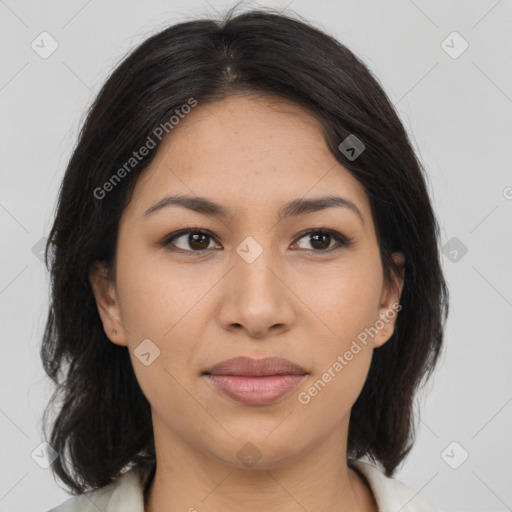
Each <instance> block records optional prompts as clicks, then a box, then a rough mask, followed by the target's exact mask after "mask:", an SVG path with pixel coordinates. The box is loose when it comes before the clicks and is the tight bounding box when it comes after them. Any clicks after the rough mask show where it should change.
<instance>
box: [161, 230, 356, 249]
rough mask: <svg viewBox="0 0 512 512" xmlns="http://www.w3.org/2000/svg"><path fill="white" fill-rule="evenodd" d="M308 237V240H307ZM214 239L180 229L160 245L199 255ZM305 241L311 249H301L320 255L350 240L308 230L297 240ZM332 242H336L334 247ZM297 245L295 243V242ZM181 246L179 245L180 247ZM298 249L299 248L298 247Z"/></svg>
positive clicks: (203, 233) (343, 245)
mask: <svg viewBox="0 0 512 512" xmlns="http://www.w3.org/2000/svg"><path fill="white" fill-rule="evenodd" d="M308 236H309V238H307V237H308ZM214 239H215V238H214V237H213V235H212V234H211V233H209V232H208V231H206V230H203V229H200V228H189V229H182V230H180V231H177V232H175V233H173V234H172V235H170V236H168V237H166V238H165V239H164V240H163V241H162V242H161V245H162V246H163V247H166V248H167V249H168V250H170V251H173V252H181V253H185V254H186V253H189V254H190V255H191V254H192V253H196V254H201V253H204V252H206V251H207V250H208V249H210V242H211V241H212V240H214ZM302 239H306V243H308V244H311V246H312V247H313V249H311V248H309V247H302V248H301V249H304V250H307V251H311V252H316V253H321V252H324V253H325V252H331V251H334V250H336V249H340V248H342V247H350V246H351V245H352V243H353V242H352V238H348V237H346V236H344V235H342V234H341V233H339V232H337V231H333V230H331V229H310V230H308V231H306V232H304V233H302V235H301V236H300V237H299V238H298V240H299V241H300V240H302ZM332 242H336V243H337V246H336V243H335V244H334V246H332V245H331V243H332ZM295 243H297V242H295ZM180 244H181V245H180ZM299 248H300V247H299Z"/></svg>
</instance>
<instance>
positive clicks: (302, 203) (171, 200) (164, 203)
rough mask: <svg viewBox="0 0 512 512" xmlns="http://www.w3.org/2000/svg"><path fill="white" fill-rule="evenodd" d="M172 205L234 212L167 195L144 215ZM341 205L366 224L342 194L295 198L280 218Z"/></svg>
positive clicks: (215, 213)
mask: <svg viewBox="0 0 512 512" xmlns="http://www.w3.org/2000/svg"><path fill="white" fill-rule="evenodd" d="M170 206H181V207H183V208H187V209H189V210H192V211H195V212H197V213H200V214H203V215H207V216H209V217H219V218H232V217H233V216H234V213H233V212H231V211H230V210H228V209H227V208H226V207H225V206H222V205H221V204H218V203H215V202H214V201H212V200H210V199H208V198H206V197H200V196H186V195H172V196H166V197H164V198H163V199H161V200H160V201H158V202H157V203H155V204H154V205H153V206H151V207H150V208H148V209H147V210H146V211H145V212H144V215H143V217H148V216H150V215H152V214H154V213H155V212H157V211H160V210H162V209H164V208H167V207H170ZM333 207H341V208H347V209H349V210H351V211H353V212H354V213H355V214H357V216H358V217H359V218H360V220H361V222H362V224H363V226H364V218H363V215H362V214H361V211H360V210H359V208H358V207H357V206H356V205H355V204H354V203H353V202H352V201H350V200H349V199H346V198H345V197H341V196H325V197H317V198H314V199H294V200H293V201H290V202H288V203H286V204H285V205H283V206H282V207H281V209H280V210H279V213H278V220H279V221H281V220H282V219H285V218H289V217H297V216H299V215H304V214H306V213H312V212H318V211H321V210H325V209H327V208H333Z"/></svg>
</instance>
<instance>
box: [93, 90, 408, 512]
mask: <svg viewBox="0 0 512 512" xmlns="http://www.w3.org/2000/svg"><path fill="white" fill-rule="evenodd" d="M178 193H179V194H187V195H193V196H205V197H207V198H209V199H212V200H213V201H215V202H218V203H221V204H222V205H223V206H225V207H227V208H229V209H230V210H231V211H232V212H233V213H234V215H233V216H232V217H229V218H225V219H219V218H214V217H208V216H205V215H203V214H200V213H197V212H193V211H190V210H188V209H185V208H182V207H180V206H172V207H169V208H165V209H162V210H160V211H158V212H155V213H154V214H152V215H149V216H147V217H146V218H144V216H143V214H144V212H145V210H147V209H148V208H149V207H151V206H152V205H154V204H155V203H157V202H158V201H159V200H160V199H162V198H163V197H164V196H166V195H168V194H178ZM325 195H340V196H343V197H345V198H348V199H350V200H351V201H352V202H353V203H355V204H356V206H357V207H358V209H359V210H360V212H361V214H362V218H363V220H364V224H363V222H362V221H361V219H360V218H359V217H358V215H357V214H355V213H354V212H353V211H351V210H350V209H347V208H340V207H333V208H328V209H325V210H322V211H318V212H313V213H307V214H303V215H300V216H297V217H291V218H288V219H283V220H281V221H279V222H278V218H277V212H278V210H279V208H280V207H281V206H282V205H283V204H284V203H286V202H288V201H291V200H293V199H300V198H306V199H312V198H316V197H320V196H325ZM104 200H105V201H106V200H108V197H107V198H105V199H104ZM188 227H194V228H201V229H203V230H208V231H210V232H211V234H212V237H211V238H206V239H202V240H200V243H199V244H196V245H194V244H193V243H192V245H190V244H189V241H190V240H189V237H188V235H187V234H185V236H182V237H181V238H179V239H178V240H176V239H175V240H174V244H175V245H176V246H177V249H180V248H181V250H182V251H188V254H191V255H190V256H187V253H179V252H174V253H173V252H171V250H170V249H171V247H172V246H168V247H167V248H166V247H162V246H161V245H159V242H161V241H163V240H164V238H165V237H166V236H168V235H170V234H172V233H174V232H176V231H178V230H181V229H187V228H188ZM314 228H316V229H318V228H328V229H331V230H334V231H338V232H339V233H341V234H343V235H345V236H346V237H351V238H353V245H352V246H350V247H340V248H339V249H337V250H332V251H330V252H329V250H330V249H331V248H334V247H338V243H337V242H336V240H335V239H333V238H331V241H329V238H327V241H326V242H325V245H323V246H322V242H323V240H322V238H320V243H317V244H314V243H313V244H312V243H311V241H310V238H309V234H306V235H304V234H302V232H303V231H306V230H309V229H314ZM248 236H251V237H253V238H254V239H255V240H256V241H257V243H258V244H259V245H260V246H261V248H262V250H263V252H262V254H261V255H260V256H259V257H258V258H256V259H255V260H254V261H253V262H252V263H247V262H246V261H245V260H244V259H243V258H242V257H240V255H239V254H238V253H237V252H236V249H237V247H238V246H239V245H240V244H241V243H242V242H243V241H244V239H245V238H246V237H248ZM198 247H199V248H203V247H204V248H206V250H203V252H202V253H200V254H198V253H197V251H198ZM319 247H320V248H319ZM323 247H327V248H323ZM194 250H195V251H196V252H194ZM322 251H323V252H322ZM192 253H193V254H192ZM393 256H394V258H395V259H396V261H397V262H400V263H402V264H403V256H402V255H401V254H400V253H395V254H394V255H393ZM90 280H91V284H92V286H93V289H94V293H95V297H96V302H97V304H98V311H99V313H100V316H101V319H102V322H103V326H104V329H105V332H106V334H107V336H108V337H109V339H110V340H111V341H112V343H115V344H118V345H122V346H127V347H128V349H129V352H130V357H131V360H132V364H133V366H134V370H135V373H136V376H137V379H138V382H139V384H140V386H141V389H142V391H143V392H144V394H145V395H146V397H147V398H148V400H149V402H150V404H151V407H152V417H153V428H154V434H155V446H156V454H157V470H156V475H155V478H154V480H153V482H152V484H151V486H150V488H149V492H148V493H147V495H146V510H147V511H149V512H163V511H166V512H169V511H171V512H172V511H178V510H184V511H185V510H189V509H191V507H195V509H197V510H199V511H201V512H208V511H212V512H213V511H219V510H226V511H235V510H240V504H241V503H243V509H244V510H245V511H246V512H252V511H258V512H260V511H261V510H276V511H278V510H279V511H281V512H295V511H297V512H298V511H301V512H303V510H304V509H306V510H308V511H309V512H320V511H322V512H325V511H352V512H353V511H365V512H368V511H376V510H377V507H376V503H375V500H374V497H373V495H372V493H371V491H370V489H369V487H368V485H367V483H366V481H365V480H364V478H363V477H362V476H360V475H359V474H358V473H357V472H355V471H354V470H353V469H352V468H350V467H348V466H347V462H346V455H347V437H348V424H349V418H350V411H351V407H352V405H353V404H354V402H355V401H356V399H357V397H358V395H359V393H360V391H361V389H362V387H363V384H364V382H365V379H366V376H367V373H368V370H369V366H370V362H371V358H372V353H373V349H376V348H378V347H380V346H381V345H383V344H384V343H385V342H386V341H387V340H388V339H389V337H390V336H391V335H392V332H393V328H394V320H395V318H396V315H395V317H393V318H392V319H390V320H388V321H387V323H386V324H385V328H384V329H381V330H380V332H379V333H378V334H377V335H375V336H374V337H373V338H372V337H370V338H369V339H368V343H367V345H366V346H365V345H363V344H360V345H361V347H362V349H361V350H360V351H359V352H358V353H357V355H354V357H353V359H352V360H351V361H350V362H349V363H348V364H347V365H346V366H345V367H344V368H343V370H342V371H341V372H340V373H339V374H337V375H336V377H335V378H332V380H331V381H330V382H329V383H328V384H327V385H326V386H325V387H324V388H323V389H322V390H321V392H319V393H318V394H317V395H316V396H315V397H314V398H312V399H311V401H310V402H309V403H308V404H306V405H304V404H301V403H300V402H299V401H298V398H297V396H298V394H299V393H300V392H301V391H305V390H306V391H307V390H308V388H310V387H311V385H312V384H313V383H314V382H315V381H317V380H318V379H319V378H321V377H322V374H324V373H325V372H326V371H327V369H328V368H329V367H332V365H333V363H334V362H335V361H336V360H337V357H338V356H339V355H343V354H344V353H345V352H346V351H347V350H349V348H350V346H351V344H352V342H353V340H355V339H356V338H357V336H358V334H360V333H361V332H362V331H364V329H365V328H367V327H370V326H373V325H374V324H375V322H376V321H377V320H378V319H379V318H381V317H383V316H384V315H385V314H386V312H388V311H394V310H393V304H395V305H396V304H397V303H398V302H399V293H400V292H401V289H402V285H403V278H402V280H400V281H399V282H397V285H398V288H397V291H395V292H394V291H393V290H392V287H391V286H387V285H385V284H384V281H383V273H382V265H381V260H380V255H379V249H378V244H377V239H376V234H375V229H374V224H373V220H372V217H371V210H370V203H369V199H368V197H367V195H366V192H365V190H364V188H363V186H362V185H361V184H360V183H359V182H358V181H357V180H356V179H355V178H353V177H352V175H351V174H350V173H349V172H348V171H347V170H346V169H345V168H344V167H343V166H342V165H341V164H340V163H339V162H338V161H337V160H336V159H335V158H334V157H333V155H332V154H331V153H330V152H329V150H328V148H327V146H326V144H325V141H324V140H323V137H322V135H321V126H320V124H319V122H318V121H317V120H316V119H314V118H313V117H311V116H310V115H309V114H308V113H307V112H305V111H304V110H302V109H301V108H300V107H299V106H297V105H295V104H293V103H290V102H288V101H286V100H282V99H279V98H259V97H254V96H247V95H241V94H240V95H236V96H231V97H230V98H228V99H226V100H222V101H218V102H215V103H213V104H209V105H206V104H205V105H201V104H199V105H198V106H197V107H196V108H195V109H193V110H192V111H191V112H190V113H189V114H188V115H187V116H186V117H185V118H184V119H182V120H181V121H180V123H179V124H178V125H177V126H175V127H174V129H173V130H172V131H171V132H170V134H169V135H168V136H167V138H166V139H165V140H164V142H163V144H162V146H161V147H160V148H159V150H158V154H157V157H156V158H155V160H154V161H153V162H152V164H151V166H150V167H149V168H148V169H147V170H146V171H145V172H144V173H143V174H142V175H141V177H140V178H139V180H138V182H137V184H136V188H135V192H134V196H133V198H132V200H131V202H130V204H129V205H128V206H127V208H126V209H125V211H124V213H123V216H122V218H121V221H120V226H119V239H118V247H117V254H116V275H115V279H114V278H113V277H111V276H108V273H107V272H106V270H105V269H104V268H103V267H102V266H101V265H99V264H98V265H96V266H95V267H94V268H93V270H92V271H91V275H90ZM114 330H115V331H116V332H115V333H114ZM145 339H150V340H151V341H152V342H153V343H154V344H155V345H156V346H157V347H158V348H159V350H160V355H159V357H157V358H156V359H155V360H154V361H153V362H152V363H151V364H150V365H148V366H146V365H144V364H142V362H141V361H140V360H139V359H138V357H136V356H135V354H134V350H135V349H136V348H137V346H138V345H139V344H140V343H141V341H142V340H145ZM240 355H244V356H249V357H254V358H261V357H264V356H281V357H285V358H287V359H290V360H291V361H293V362H295V363H297V364H299V365H301V366H302V367H303V368H305V369H306V370H307V372H309V375H307V376H306V378H305V380H304V381H303V382H302V383H301V384H300V386H299V387H298V388H297V389H295V390H294V391H293V392H291V394H289V395H287V396H285V397H283V398H282V399H281V400H279V401H278V402H275V403H273V404H270V405H258V406H249V405H243V404H241V403H238V402H235V401H233V400H231V399H229V398H227V397H226V396H225V395H223V394H221V393H219V392H218V391H217V390H216V389H214V388H213V386H212V385H211V384H209V382H208V381H207V379H205V377H203V376H201V373H202V372H203V371H204V370H205V369H206V368H207V367H208V366H211V365H213V364H215V363H217V362H220V361H223V360H225V359H228V358H231V357H236V356H240ZM246 443H252V444H253V445H254V446H255V447H256V448H257V450H258V452H259V454H260V455H261V458H260V460H259V461H258V463H257V464H256V465H254V466H253V467H247V466H246V465H244V464H243V463H242V461H241V460H240V459H239V458H238V457H237V453H238V452H239V451H240V450H241V449H242V448H243V447H244V446H245V445H246ZM192 510H193V509H192Z"/></svg>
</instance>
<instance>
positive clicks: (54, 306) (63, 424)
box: [40, 9, 448, 494]
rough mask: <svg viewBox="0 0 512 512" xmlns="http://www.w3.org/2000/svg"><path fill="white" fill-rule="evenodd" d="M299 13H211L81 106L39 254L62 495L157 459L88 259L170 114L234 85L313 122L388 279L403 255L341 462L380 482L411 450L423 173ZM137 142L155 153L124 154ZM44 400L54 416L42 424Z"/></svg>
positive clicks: (431, 318) (107, 244) (432, 246)
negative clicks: (348, 185)
mask: <svg viewBox="0 0 512 512" xmlns="http://www.w3.org/2000/svg"><path fill="white" fill-rule="evenodd" d="M293 14H294V13H293ZM299 18H300V16H298V15H297V16H294V15H290V14H286V15H283V14H281V13H278V12H276V11H274V10H273V9H257V10H252V11H248V12H245V13H241V14H237V15H236V16H235V14H234V12H233V10H232V9H231V10H229V11H228V13H227V14H226V15H225V16H224V17H223V18H222V19H221V20H212V19H197V20H192V21H186V22H181V23H179V24H175V25H173V26H170V27H168V28H166V29H165V30H162V31H160V32H159V33H156V34H155V35H152V36H151V37H149V38H148V39H147V40H145V41H144V42H143V43H142V44H141V45H140V46H138V47H137V48H135V49H134V50H133V51H132V52H131V53H130V54H129V55H128V56H127V57H126V58H125V59H124V60H123V61H122V62H121V63H120V64H119V65H118V66H117V67H116V69H115V70H114V71H113V73H112V74H111V75H110V76H109V78H108V79H107V80H106V83H105V84H104V86H103V88H102V89H101V91H100V92H99V94H98V95H97V97H96V98H95V100H94V102H93V104H92V106H91V107H90V109H89V111H88V114H87V118H86V120H85V122H84V124H83V126H82V128H81V131H80V134H79V137H78V142H77V145H76V147H75V148H74V152H73V154H72V156H71V158H70V161H69V164H68V166H67V169H66V172H65V175H64V178H63V182H62V186H61V189H60V193H59V199H58V203H57V211H56V216H55V220H54V224H53V226H52V229H51V231H50V234H49V238H48V243H47V246H46V265H47V267H48V269H49V271H50V275H51V300H50V308H49V313H48V318H47V323H46V328H45V332H44V338H43V342H42V346H41V352H40V354H41V359H42V362H43V366H44V369H45V371H46V373H47V374H48V376H49V377H50V378H51V379H52V380H53V382H54V383H55V385H56V388H55V390H54V393H53V395H52V397H51V399H50V401H49V403H48V405H47V407H46V409H45V411H44V415H43V434H44V436H45V439H46V440H47V442H48V443H49V444H50V445H51V446H52V447H53V448H54V449H55V450H56V451H57V453H58V454H59V457H58V458H57V459H56V460H55V461H54V462H53V465H52V469H53V471H54V475H55V474H56V475H58V477H59V478H60V479H61V480H62V481H63V482H64V483H65V484H66V485H67V486H68V487H69V489H70V490H71V493H73V494H80V493H83V492H85V491H87V490H94V489H97V488H100V487H103V486H105V485H107V484H109V483H110V482H112V481H113V479H115V478H116V477H117V476H118V475H119V474H121V473H123V472H124V471H123V470H124V469H127V468H128V467H138V468H144V467H148V468H150V467H151V468H154V465H155V461H156V458H155V445H154V438H153V429H152V419H151V408H150V404H149V402H148V400H147V399H146V397H145V395H144V394H143V393H142V391H141V389H140V387H139V384H138V382H137V380H136V377H135V374H134V371H133V368H132V365H131V362H130V357H129V354H128V350H127V348H126V347H120V346H117V345H115V344H113V343H111V342H110V341H109V340H108V338H107V336H106V334H105V332H104V330H103V326H102V322H101V320H100V317H99V314H98V311H97V306H96V303H95V300H94V296H93V293H92V289H91V285H90V282H89V279H88V274H89V271H90V269H91V266H92V265H93V263H94V262H96V261H103V262H105V263H106V264H107V265H108V266H109V268H110V269H112V264H113V261H114V257H115V251H116V241H117V231H118V223H119V219H120V216H121V214H122V212H123V209H124V207H125V206H126V205H127V204H128V202H129V201H130V198H131V195H132V193H133V188H134V185H135V183H136V181H137V178H138V176H139V175H140V173H141V172H142V171H143V170H144V169H145V168H146V167H147V166H148V165H149V164H150V162H151V161H152V160H153V158H154V157H155V154H156V152H157V149H158V147H159V144H160V140H161V139H163V135H165V134H167V133H170V132H171V129H172V125H173V121H172V119H171V118H172V116H178V117H179V115H180V113H183V112H186V111H187V110H186V109H185V107H184V106H185V105H191V104H193V102H194V101H195V102H197V105H199V107H200V106H201V105H204V104H206V103H208V102H213V101H216V100H220V99H223V98H226V97H228V96H229V95H231V94H235V93H237V92H245V93H250V94H255V95H261V96H268V97H272V96H273V97H281V98H285V99H288V100H291V101H293V102H295V103H296V104H298V105H300V106H302V107H304V108H306V109H307V111H308V112H310V113H311V114H312V115H313V116H315V117H316V118H317V119H318V120H319V121H320V122H321V125H322V130H323V136H324V138H325V141H326V144H327V145H328V147H329V150H330V151H331V152H332V154H333V155H334V157H335V158H336V159H337V160H338V161H339V162H340V163H341V164H342V165H343V166H344V167H345V168H346V169H348V171H349V172H350V173H351V174H352V175H353V176H354V177H355V178H356V179H357V180H358V181H359V182H360V183H361V184H362V185H363V186H364V188H365V190H366V192H367V194H368V196H369V199H370V203H371V211H372V216H373V221H374V224H375V227H376V232H377V239H378V243H379V248H380V256H381V261H382V268H383V275H384V279H385V281H386V282H388V283H391V282H393V280H392V276H393V275H395V276H399V275H401V274H400V269H398V268H397V267H396V266H395V264H394V262H393V260H392V258H391V253H392V252H394V251H400V252H402V253H403V254H404V256H405V281H404V285H403V289H402V293H401V300H400V303H401V305H402V309H401V311H400V314H399V315H398V317H397V319H396V324H395V330H394V333H393V335H392V337H391V338H390V339H389V340H388V342H387V343H385V344H384V345H383V346H382V347H380V348H379V349H377V350H375V352H374V354H373V358H372V361H371V366H370V370H369V373H368V376H367V379H366V382H365V384H364V387H363V389H362V391H361V393H360V395H359V397H358V398H357V401H356V402H355V404H354V405H353V407H352V411H351V418H350V425H349V433H348V444H347V456H348V457H349V458H355V459H359V458H362V457H367V458H369V459H370V460H371V461H373V462H375V463H377V464H380V465H381V466H382V468H384V471H385V473H386V474H387V475H388V476H392V475H393V473H394V471H395V470H396V468H397V466H398V465H399V464H400V463H401V462H402V461H403V459H404V458H405V457H406V455H407V454H408V452H409V451H410V449H411V448H412V445H413V442H414V438H415V428H416V425H415V421H414V419H415V418H414V411H413V406H414V398H415V394H416V392H417V391H418V390H419V388H420V385H421V383H422V380H423V379H425V380H426V379H428V378H429V377H430V375H431V374H432V372H433V369H434V367H435V365H436V362H437V360H438V358H439V355H440V352H441V348H442V342H443V331H444V325H445V321H446V318H447V316H448V290H447V286H446V283H445V280H444V277H443V273H442V269H441V265H440V255H439V247H438V236H439V226H438V224H437V220H436V218H435V215H434V212H433V208H432V205H431V202H430V198H429V193H428V190H427V186H426V175H425V172H424V170H423V168H422V165H421V164H420V162H419V160H418V159H417V157H416V155H415V153H414V150H413V148H412V146H411V143H410V141H409V139H408V136H407V134H406V131H405V129H404V127H403V126H402V124H401V122H400V120H399V118H398V115H397V113H396V111H395V110H394V107H393V105H392V104H391V103H390V101H389V99H388V98H387V96H386V94H385V92H384V91H383V89H382V88H381V86H380V85H379V83H378V82H377V80H376V78H374V76H373V75H372V73H371V72H370V70H369V69H368V68H367V66H366V65H365V64H364V63H363V62H362V61H361V60H359V59H358V58H357V57H356V56H355V55H354V54H353V53H352V52H351V51H350V50H349V49H348V48H347V47H346V46H344V45H343V44H341V43H340V42H338V41H337V40H336V39H335V38H334V37H332V36H330V35H328V34H327V33H326V32H324V31H323V30H321V29H318V28H316V27H314V26H312V24H310V23H307V22H306V21H304V20H302V19H299ZM191 100H192V101H191ZM189 108H190V107H189ZM196 108H197V107H196ZM163 129H164V130H165V134H163V132H162V130H163ZM159 133H162V134H163V135H162V136H161V139H159V138H158V136H156V134H159ZM349 135H355V136H356V137H357V138H358V139H359V140H360V141H362V142H363V143H364V146H365V149H364V151H363V152H362V153H361V154H360V155H359V156H358V157H357V158H350V157H349V156H347V154H345V153H343V152H342V151H340V149H339V145H340V143H342V141H344V140H345V139H346V138H347V136H349ZM149 138H151V140H152V141H153V142H154V143H155V147H154V148H153V149H151V150H150V151H149V152H148V154H147V155H146V156H144V157H143V158H140V159H138V160H137V161H136V162H135V161H134V160H132V159H133V153H134V151H137V149H138V148H141V147H142V146H144V145H146V146H149V145H150V143H149ZM123 169H124V172H123V171H122V170H123ZM107 192H108V193H107ZM57 400H58V401H59V404H58V406H56V402H57ZM53 406H56V407H57V414H56V415H55V418H54V419H53V420H52V421H51V422H48V421H47V419H48V415H49V412H50V410H51V408H53ZM48 423H50V424H51V432H50V436H49V437H48V433H47V427H48V426H49V425H48Z"/></svg>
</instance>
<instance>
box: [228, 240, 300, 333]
mask: <svg viewBox="0 0 512 512" xmlns="http://www.w3.org/2000/svg"><path fill="white" fill-rule="evenodd" d="M225 279H226V281H225V283H224V286H225V289H224V291H223V294H222V304H221V307H220V310H219V320H220V322H221V323H222V326H223V328H224V329H227V330H230V331H233V332H236V331H245V332H246V335H247V336H249V337H251V338H254V339H262V338H268V337H269V336H275V335H276V334H278V333H279V332H283V331H286V330H288V329H290V327H291V325H292V323H293V321H294V319H295V311H294V307H293V302H292V301H293V297H294V293H293V291H292V289H291V287H290V286H291V285H290V284H289V283H287V279H286V272H284V271H283V269H282V268H280V267H279V264H278V263H277V262H276V260H275V259H273V258H272V255H271V250H270V249H265V250H263V252H262V253H261V254H260V255H259V256H258V257H257V258H256V259H255V260H254V261H250V259H249V260H246V259H244V258H243V257H241V256H238V254H237V255H236V257H235V258H234V267H233V269H232V270H231V272H229V274H228V275H227V276H226V278H225ZM239 334H240V333H239Z"/></svg>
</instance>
